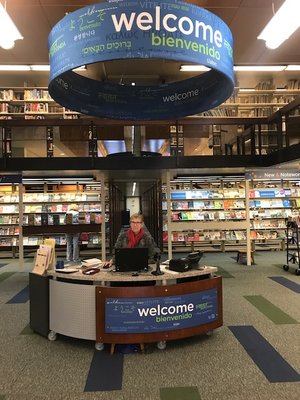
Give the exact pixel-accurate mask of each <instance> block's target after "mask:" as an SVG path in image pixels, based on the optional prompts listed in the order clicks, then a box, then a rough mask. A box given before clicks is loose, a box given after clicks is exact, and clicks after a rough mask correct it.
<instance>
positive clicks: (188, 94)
mask: <svg viewBox="0 0 300 400" xmlns="http://www.w3.org/2000/svg"><path fill="white" fill-rule="evenodd" d="M198 95H199V89H195V90H189V91H188V92H183V93H174V94H171V95H170V96H163V102H164V103H169V102H173V101H181V100H186V99H189V98H192V97H195V96H198Z"/></svg>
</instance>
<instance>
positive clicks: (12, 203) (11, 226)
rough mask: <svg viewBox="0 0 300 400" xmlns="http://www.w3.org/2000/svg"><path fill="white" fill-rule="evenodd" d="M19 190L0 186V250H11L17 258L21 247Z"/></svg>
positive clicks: (11, 186) (15, 187)
mask: <svg viewBox="0 0 300 400" xmlns="http://www.w3.org/2000/svg"><path fill="white" fill-rule="evenodd" d="M19 232H20V227H19V188H18V185H13V184H12V185H0V249H1V250H9V251H10V250H11V251H12V255H13V257H15V254H16V249H17V246H18V245H19Z"/></svg>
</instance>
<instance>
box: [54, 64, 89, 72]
mask: <svg viewBox="0 0 300 400" xmlns="http://www.w3.org/2000/svg"><path fill="white" fill-rule="evenodd" d="M86 69H87V68H86V65H81V66H80V67H77V68H74V69H73V71H75V72H76V71H86ZM49 71H50V66H49Z"/></svg>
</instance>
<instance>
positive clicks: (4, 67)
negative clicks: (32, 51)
mask: <svg viewBox="0 0 300 400" xmlns="http://www.w3.org/2000/svg"><path fill="white" fill-rule="evenodd" d="M0 71H30V66H29V65H0Z"/></svg>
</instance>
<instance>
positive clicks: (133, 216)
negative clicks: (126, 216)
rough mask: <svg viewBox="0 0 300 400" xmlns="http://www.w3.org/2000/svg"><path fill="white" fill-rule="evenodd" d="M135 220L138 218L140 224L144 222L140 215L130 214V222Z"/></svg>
mask: <svg viewBox="0 0 300 400" xmlns="http://www.w3.org/2000/svg"><path fill="white" fill-rule="evenodd" d="M136 218H139V219H140V220H141V222H144V216H143V214H140V213H136V214H132V215H131V216H130V221H132V220H133V219H136Z"/></svg>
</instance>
